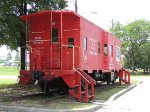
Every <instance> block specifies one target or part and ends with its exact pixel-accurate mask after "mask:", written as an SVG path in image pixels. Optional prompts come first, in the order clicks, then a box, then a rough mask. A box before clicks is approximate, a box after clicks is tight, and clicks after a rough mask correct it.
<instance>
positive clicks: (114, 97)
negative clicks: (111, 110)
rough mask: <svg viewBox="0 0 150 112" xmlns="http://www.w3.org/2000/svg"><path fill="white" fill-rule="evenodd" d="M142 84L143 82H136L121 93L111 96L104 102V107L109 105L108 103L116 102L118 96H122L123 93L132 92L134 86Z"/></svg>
mask: <svg viewBox="0 0 150 112" xmlns="http://www.w3.org/2000/svg"><path fill="white" fill-rule="evenodd" d="M141 83H143V81H140V82H138V83H137V84H133V85H131V86H129V87H128V88H126V89H123V90H122V91H119V92H118V93H116V94H114V95H113V96H111V97H110V98H109V99H108V100H107V101H106V102H105V105H109V104H110V103H112V102H113V101H114V100H116V99H117V98H119V97H120V96H122V95H124V94H125V93H127V92H129V91H130V90H132V89H133V88H135V87H136V86H138V85H139V84H141Z"/></svg>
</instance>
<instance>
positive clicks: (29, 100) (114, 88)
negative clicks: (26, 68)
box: [0, 84, 127, 109]
mask: <svg viewBox="0 0 150 112" xmlns="http://www.w3.org/2000/svg"><path fill="white" fill-rule="evenodd" d="M126 87H127V86H126V85H122V86H119V85H117V84H115V85H100V86H98V87H95V100H103V101H105V100H107V99H108V98H109V97H110V96H112V95H113V94H115V93H116V92H118V91H120V90H122V89H124V88H126ZM40 91H41V90H40V88H39V86H38V85H29V86H20V85H18V84H15V85H13V86H11V87H9V88H7V89H6V88H5V89H0V104H4V105H11V106H25V107H38V108H49V109H74V108H84V107H89V106H92V105H93V104H92V103H80V102H78V101H77V100H76V99H74V98H73V97H71V96H69V95H62V96H60V97H59V98H55V96H57V94H50V95H48V96H44V95H43V94H41V95H35V96H32V97H25V98H16V96H22V95H32V94H38V93H40Z"/></svg>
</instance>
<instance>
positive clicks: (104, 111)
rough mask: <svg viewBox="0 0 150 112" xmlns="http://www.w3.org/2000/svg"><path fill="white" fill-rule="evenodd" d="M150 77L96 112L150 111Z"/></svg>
mask: <svg viewBox="0 0 150 112" xmlns="http://www.w3.org/2000/svg"><path fill="white" fill-rule="evenodd" d="M149 86H150V78H146V79H143V83H141V84H139V85H138V86H137V87H135V88H134V89H132V90H131V91H129V92H128V93H126V94H124V95H122V96H121V97H119V98H118V99H116V100H114V101H113V102H112V103H111V104H109V105H104V106H103V107H102V108H100V109H99V110H98V111H96V112H150V87H149Z"/></svg>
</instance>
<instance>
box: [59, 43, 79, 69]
mask: <svg viewBox="0 0 150 112" xmlns="http://www.w3.org/2000/svg"><path fill="white" fill-rule="evenodd" d="M61 46H62V47H68V45H63V44H62V45H61ZM70 47H72V48H73V51H72V59H73V60H72V69H74V68H75V56H74V55H75V54H74V53H75V47H79V46H74V45H70Z"/></svg>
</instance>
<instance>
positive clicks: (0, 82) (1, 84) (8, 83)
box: [0, 78, 18, 89]
mask: <svg viewBox="0 0 150 112" xmlns="http://www.w3.org/2000/svg"><path fill="white" fill-rule="evenodd" d="M17 83H18V82H17V80H16V79H5V78H2V79H0V89H6V88H9V87H13V86H14V85H16V84H17Z"/></svg>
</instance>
